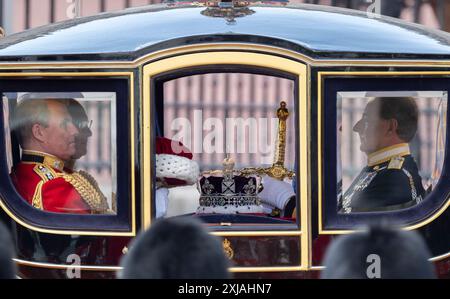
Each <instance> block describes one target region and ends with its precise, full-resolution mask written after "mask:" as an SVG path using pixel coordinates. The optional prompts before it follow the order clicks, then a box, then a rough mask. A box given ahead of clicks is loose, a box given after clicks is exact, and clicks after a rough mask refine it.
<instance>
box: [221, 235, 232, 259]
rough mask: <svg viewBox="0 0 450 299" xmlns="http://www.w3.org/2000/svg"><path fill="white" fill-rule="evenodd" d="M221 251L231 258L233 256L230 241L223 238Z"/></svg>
mask: <svg viewBox="0 0 450 299" xmlns="http://www.w3.org/2000/svg"><path fill="white" fill-rule="evenodd" d="M222 246H223V251H224V252H225V255H226V256H227V257H228V258H229V259H230V260H231V259H233V257H234V250H233V248H231V242H230V241H229V240H228V239H227V238H225V239H223V242H222Z"/></svg>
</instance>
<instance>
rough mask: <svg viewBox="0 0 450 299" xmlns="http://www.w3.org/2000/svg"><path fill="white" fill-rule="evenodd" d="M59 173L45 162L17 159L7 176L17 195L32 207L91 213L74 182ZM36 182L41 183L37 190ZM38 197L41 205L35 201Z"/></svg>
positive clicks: (70, 212)
mask: <svg viewBox="0 0 450 299" xmlns="http://www.w3.org/2000/svg"><path fill="white" fill-rule="evenodd" d="M61 174H64V173H63V172H62V171H60V170H58V169H55V168H52V167H51V166H49V165H46V164H41V163H33V162H21V163H19V164H18V165H17V166H16V167H15V168H14V170H13V172H12V173H11V178H12V181H13V183H14V185H15V187H16V189H17V191H18V192H19V193H20V195H21V196H22V197H23V198H24V199H25V200H27V201H28V203H29V204H31V205H33V206H34V207H35V208H39V209H43V210H44V211H48V212H56V213H69V214H91V208H90V207H89V205H88V204H87V203H86V202H85V201H84V200H83V198H82V197H81V195H80V194H79V193H78V192H77V190H76V189H75V188H74V186H72V185H71V184H70V183H69V182H67V181H66V180H65V179H64V178H62V177H60V176H59V175H61ZM40 182H43V183H42V184H41V185H42V187H41V190H38V189H39V188H40V187H39V183H40ZM33 197H34V198H35V202H34V203H33ZM39 197H41V203H42V207H40V206H38V205H37V204H36V202H38V201H39Z"/></svg>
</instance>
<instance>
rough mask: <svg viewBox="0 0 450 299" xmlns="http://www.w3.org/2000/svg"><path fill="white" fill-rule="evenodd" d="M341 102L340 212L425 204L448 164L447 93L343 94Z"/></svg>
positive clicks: (339, 133) (338, 124) (392, 208)
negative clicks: (446, 161)
mask: <svg viewBox="0 0 450 299" xmlns="http://www.w3.org/2000/svg"><path fill="white" fill-rule="evenodd" d="M337 104H338V115H337V126H336V127H337V132H336V134H337V147H338V148H337V162H338V169H337V180H338V188H339V190H338V199H337V205H338V211H339V212H340V213H354V212H375V211H395V210H402V209H405V208H408V207H412V206H415V205H417V204H419V203H420V202H421V201H423V200H426V198H427V195H428V194H429V193H430V192H431V191H432V190H433V188H434V187H435V186H436V184H437V182H438V180H439V178H440V174H441V172H442V168H443V164H444V149H445V134H446V131H445V128H446V125H445V124H446V121H447V119H446V118H447V115H446V112H447V93H446V92H436V91H430V92H427V91H419V92H340V93H338V103H337Z"/></svg>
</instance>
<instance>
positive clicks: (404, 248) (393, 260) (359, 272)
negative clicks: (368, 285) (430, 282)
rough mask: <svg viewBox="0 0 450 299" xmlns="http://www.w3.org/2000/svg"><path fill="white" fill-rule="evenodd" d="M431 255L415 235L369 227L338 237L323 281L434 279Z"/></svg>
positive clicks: (420, 238) (332, 247) (326, 264)
mask: <svg viewBox="0 0 450 299" xmlns="http://www.w3.org/2000/svg"><path fill="white" fill-rule="evenodd" d="M430 257H431V254H430V252H429V250H428V248H427V246H426V244H425V242H424V241H423V239H422V237H421V236H420V235H418V234H417V233H416V232H412V231H402V230H399V229H395V228H389V227H387V226H384V225H382V226H371V227H370V228H369V229H367V230H366V231H364V232H358V233H354V234H350V235H346V236H341V237H339V238H337V239H336V240H335V241H334V242H333V243H332V244H331V246H330V247H329V249H328V250H327V253H326V255H325V259H324V265H325V267H326V269H325V270H324V271H323V273H322V278H325V279H341V278H344V279H352V278H353V279H354V278H356V279H368V278H381V279H424V278H436V274H435V269H434V266H433V264H432V263H431V262H429V260H428V259H429V258H430Z"/></svg>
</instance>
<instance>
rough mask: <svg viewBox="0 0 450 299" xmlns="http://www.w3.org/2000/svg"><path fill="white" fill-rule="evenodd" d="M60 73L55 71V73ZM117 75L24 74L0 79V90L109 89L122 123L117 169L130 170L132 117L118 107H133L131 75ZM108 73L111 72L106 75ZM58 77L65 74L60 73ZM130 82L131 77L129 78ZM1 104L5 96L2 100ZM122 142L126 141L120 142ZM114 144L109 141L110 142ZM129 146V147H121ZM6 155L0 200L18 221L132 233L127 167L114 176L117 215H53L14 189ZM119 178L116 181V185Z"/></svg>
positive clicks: (56, 229)
mask: <svg viewBox="0 0 450 299" xmlns="http://www.w3.org/2000/svg"><path fill="white" fill-rule="evenodd" d="M57 75H59V74H57ZM121 75H123V76H120V77H108V74H107V73H105V74H102V75H100V76H89V75H86V76H82V75H80V76H76V77H71V76H70V74H67V75H65V76H64V78H55V76H56V75H53V76H45V74H40V75H39V78H36V77H31V76H26V75H24V76H23V77H20V78H17V77H8V76H3V77H1V78H0V83H1V87H0V92H1V93H2V94H5V93H8V92H45V93H53V92H55V93H65V92H67V93H70V92H72V93H74V92H86V93H89V92H110V93H114V94H115V98H116V103H115V105H116V120H117V123H121V124H123V125H121V126H118V125H117V126H116V144H114V145H113V146H115V148H116V149H117V150H116V157H111V159H116V167H117V169H127V170H130V163H129V161H130V159H131V156H132V155H131V147H130V146H129V145H130V144H131V142H132V141H131V139H132V138H134V136H131V132H133V130H131V121H130V120H131V118H132V117H133V118H134V117H135V116H134V115H132V113H120V111H133V109H131V106H132V104H133V103H131V101H130V100H129V98H130V95H131V90H130V88H131V87H130V86H132V84H133V82H132V76H131V73H127V74H125V73H123V74H121ZM109 76H110V75H109ZM61 77H63V76H62V75H61ZM130 80H131V81H130ZM1 101H2V103H3V99H1ZM4 121H5V120H4V111H3V105H2V109H1V111H0V148H1V149H6V144H5V143H6V139H5V129H4V124H5V123H4ZM121 140H122V141H123V140H126V141H127V142H120V141H121ZM112 142H113V141H112ZM124 144H127V145H128V146H123V145H124ZM7 165H8V163H7V157H6V155H3V156H2V157H0V181H2V182H4V183H2V184H1V185H0V199H1V201H2V203H3V208H4V209H6V212H7V213H8V214H10V215H11V216H12V218H13V219H14V220H15V221H17V222H20V221H21V222H24V223H25V225H26V226H28V227H29V228H30V229H32V230H36V231H43V232H48V233H56V234H78V235H99V234H108V235H118V236H127V235H130V236H132V235H135V229H136V228H135V226H136V225H135V215H134V211H132V210H133V209H134V206H135V195H133V194H132V193H133V192H132V191H131V190H132V180H131V177H132V175H131V172H130V171H117V176H116V178H114V177H113V180H114V179H115V180H116V182H115V184H116V186H117V194H116V199H117V213H116V214H112V215H100V214H99V215H92V214H91V215H76V214H62V213H61V214H60V213H51V212H46V211H42V210H38V209H35V208H33V207H32V206H31V205H30V204H29V203H27V202H26V200H24V199H23V198H22V197H21V196H20V195H19V194H18V192H17V191H16V189H15V187H14V185H13V183H12V181H11V179H10V176H9V173H10V169H7V168H8V167H7ZM119 182H120V183H119Z"/></svg>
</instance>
